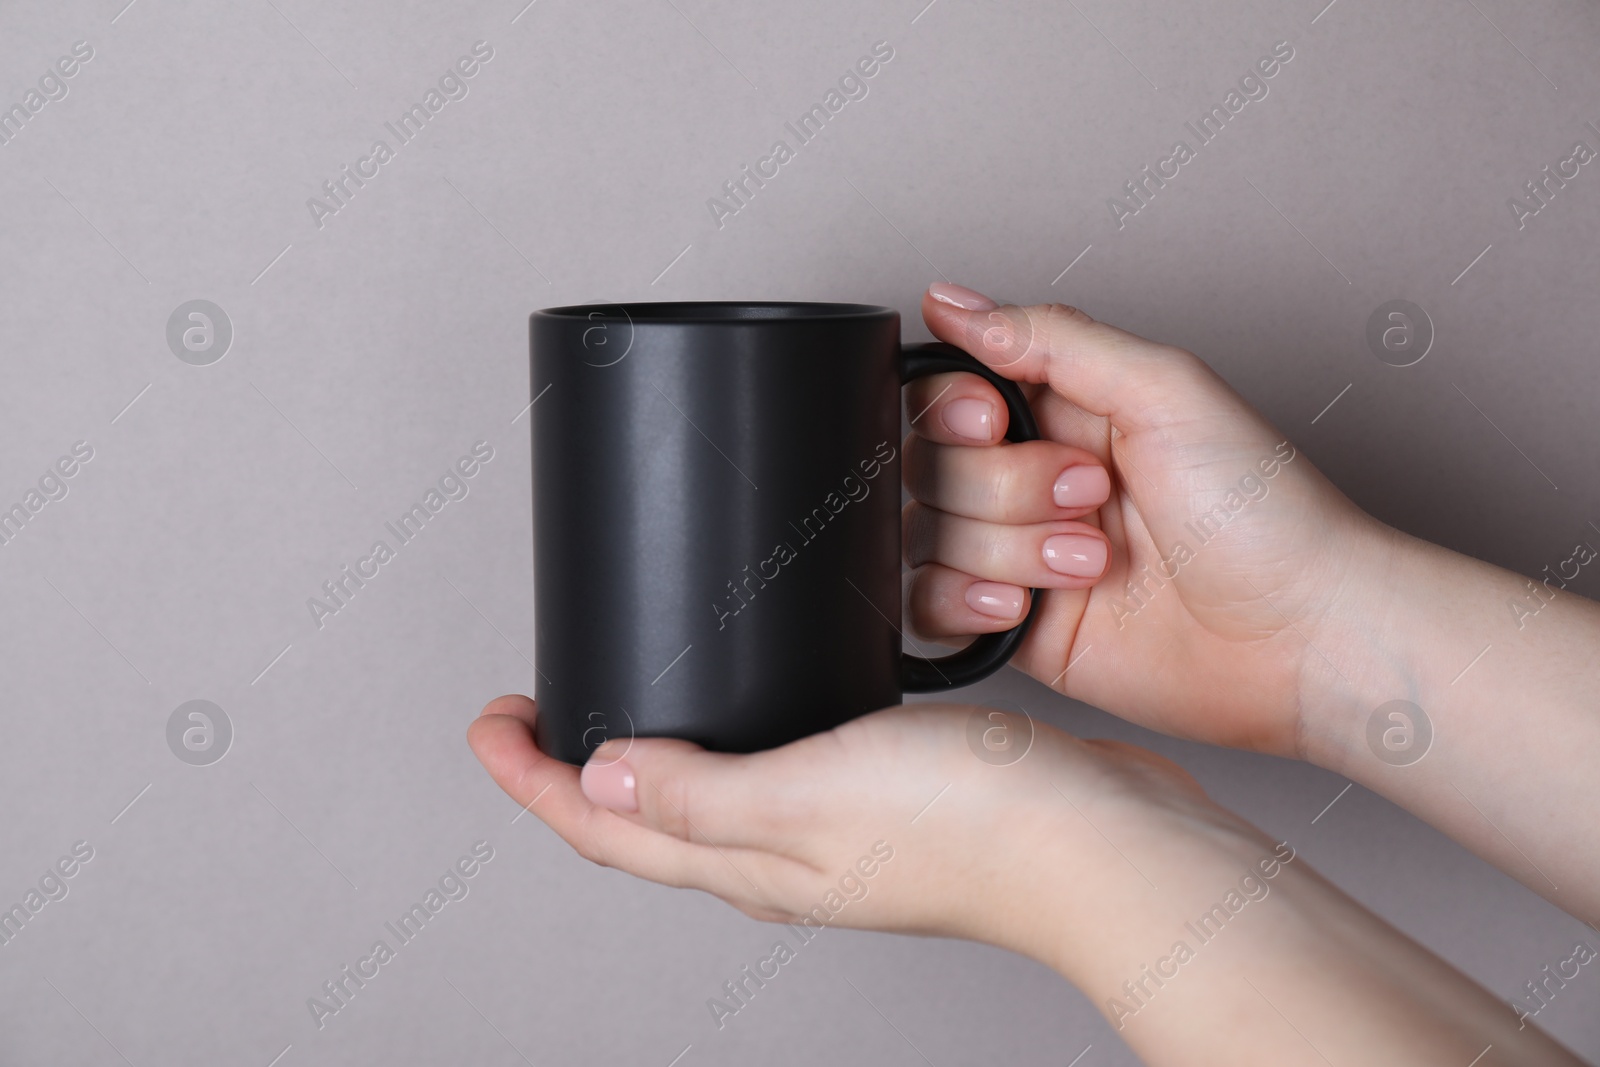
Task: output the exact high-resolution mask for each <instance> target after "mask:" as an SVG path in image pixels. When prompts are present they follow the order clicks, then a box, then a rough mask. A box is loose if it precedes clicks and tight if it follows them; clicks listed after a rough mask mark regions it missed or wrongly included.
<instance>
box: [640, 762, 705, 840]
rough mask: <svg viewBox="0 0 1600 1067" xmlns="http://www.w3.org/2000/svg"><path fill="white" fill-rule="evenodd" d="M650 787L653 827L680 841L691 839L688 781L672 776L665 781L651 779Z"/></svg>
mask: <svg viewBox="0 0 1600 1067" xmlns="http://www.w3.org/2000/svg"><path fill="white" fill-rule="evenodd" d="M650 789H651V792H653V793H654V794H655V797H654V800H655V803H654V804H653V805H652V806H651V807H652V810H651V819H650V821H651V823H652V824H654V826H655V828H656V829H657V830H659V831H661V832H662V833H664V834H667V835H669V836H671V837H676V838H678V839H679V840H682V841H689V840H692V836H691V835H692V834H693V832H694V820H693V817H692V816H691V815H690V813H689V808H690V789H689V783H688V781H687V780H686V779H683V778H680V777H676V776H673V777H669V778H668V779H667V780H666V781H665V782H656V781H652V782H651V783H650Z"/></svg>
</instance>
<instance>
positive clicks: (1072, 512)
mask: <svg viewBox="0 0 1600 1067" xmlns="http://www.w3.org/2000/svg"><path fill="white" fill-rule="evenodd" d="M901 471H902V472H903V477H904V479H905V484H906V488H907V489H908V490H910V492H911V495H912V496H913V497H915V498H916V499H918V500H920V501H922V502H923V503H924V504H927V505H929V506H930V507H935V508H938V509H939V510H941V511H947V512H949V513H951V514H952V515H965V516H966V517H967V518H970V519H985V520H987V521H989V522H1000V523H1012V524H1015V523H1028V522H1048V521H1051V520H1054V519H1075V518H1078V517H1079V516H1081V515H1085V514H1087V513H1088V512H1091V511H1093V510H1095V509H1096V508H1098V507H1100V506H1101V505H1102V504H1104V503H1105V502H1106V500H1107V499H1108V498H1109V497H1110V496H1111V475H1110V474H1109V473H1108V472H1107V471H1106V469H1105V467H1103V466H1102V465H1101V463H1100V460H1099V458H1098V457H1097V456H1095V455H1094V454H1092V453H1090V452H1088V451H1086V450H1084V449H1081V448H1074V447H1073V446H1071V445H1064V444H1061V443H1060V442H1058V441H1042V440H1041V441H1022V442H1018V443H1016V444H1009V445H1006V446H1005V447H1004V448H963V447H961V446H959V445H946V444H935V443H933V442H932V441H928V440H924V439H923V438H920V437H917V436H915V435H913V436H912V437H911V438H910V440H908V441H907V442H906V446H905V454H904V461H903V464H902V466H901Z"/></svg>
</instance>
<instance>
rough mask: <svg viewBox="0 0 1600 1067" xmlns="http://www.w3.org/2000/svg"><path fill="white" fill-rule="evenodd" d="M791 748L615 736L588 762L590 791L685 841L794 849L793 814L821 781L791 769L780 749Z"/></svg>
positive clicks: (635, 818)
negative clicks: (724, 748) (728, 748)
mask: <svg viewBox="0 0 1600 1067" xmlns="http://www.w3.org/2000/svg"><path fill="white" fill-rule="evenodd" d="M801 743H803V742H796V744H801ZM784 751H785V750H784V749H775V750H771V751H770V752H755V753H749V754H742V755H735V754H731V753H726V752H708V751H706V750H705V749H703V748H701V747H700V746H699V745H696V744H693V743H692V742H689V741H681V740H677V739H673V738H665V737H638V738H633V739H632V740H630V741H609V742H607V743H605V744H603V745H601V746H600V747H599V748H597V749H595V752H594V755H593V756H591V757H590V759H589V762H588V764H587V765H585V767H584V769H583V776H582V785H583V791H584V793H585V794H586V795H587V796H588V797H589V798H590V799H591V800H592V801H594V802H595V803H597V804H601V805H603V806H605V807H607V808H610V809H612V810H613V811H616V812H619V813H621V814H623V815H624V816H625V817H626V818H628V819H629V820H630V821H631V822H634V823H637V824H638V825H640V826H644V827H649V828H650V829H651V830H653V831H655V832H657V833H660V834H665V835H667V836H670V837H674V838H677V839H678V840H681V841H695V842H700V843H703V844H709V845H713V846H717V847H732V848H749V849H759V850H762V851H767V852H773V853H786V852H787V851H788V850H790V849H792V848H793V847H794V845H795V842H794V840H793V838H792V835H791V833H790V832H789V830H790V826H791V820H792V816H793V815H794V814H795V813H796V812H797V811H803V810H805V809H806V808H808V807H809V806H810V805H811V803H812V797H811V791H812V788H813V787H812V784H811V781H810V779H809V778H806V779H802V780H796V779H795V778H794V777H793V775H792V774H787V773H785V772H784V769H783V766H782V765H783V763H785V762H786V761H785V760H784V759H783V758H782V757H779V756H777V755H776V753H779V752H784Z"/></svg>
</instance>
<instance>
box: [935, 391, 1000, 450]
mask: <svg viewBox="0 0 1600 1067" xmlns="http://www.w3.org/2000/svg"><path fill="white" fill-rule="evenodd" d="M939 418H940V420H941V421H942V422H943V423H944V425H945V429H947V430H949V431H950V432H951V433H953V434H956V435H957V436H960V437H965V438H967V439H968V440H971V441H987V440H989V439H990V438H991V437H992V436H993V435H994V408H993V407H992V406H991V405H990V404H989V402H988V401H987V400H978V399H976V398H975V397H970V396H964V397H962V398H961V399H959V400H952V401H950V403H948V404H946V405H945V406H944V410H943V411H942V412H940V415H939Z"/></svg>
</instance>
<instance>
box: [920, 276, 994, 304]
mask: <svg viewBox="0 0 1600 1067" xmlns="http://www.w3.org/2000/svg"><path fill="white" fill-rule="evenodd" d="M928 295H929V296H931V297H933V298H934V299H935V300H937V301H939V303H941V304H949V305H950V306H951V307H958V308H960V309H961V310H962V311H993V310H994V309H995V308H997V307H999V306H1000V305H999V304H996V303H995V302H994V301H993V300H990V299H989V298H988V297H986V296H984V295H983V294H982V293H980V292H978V291H977V290H974V289H968V288H967V287H966V286H964V285H952V284H950V283H949V282H934V283H933V284H932V285H930V286H928Z"/></svg>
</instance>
